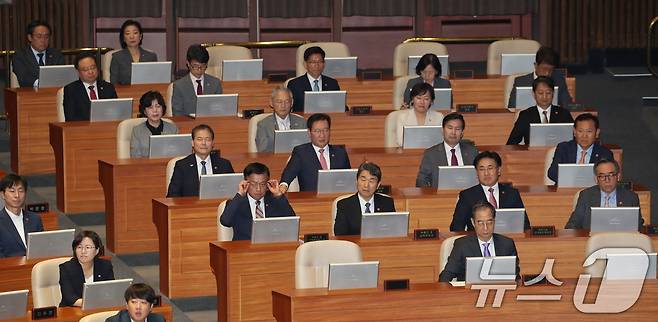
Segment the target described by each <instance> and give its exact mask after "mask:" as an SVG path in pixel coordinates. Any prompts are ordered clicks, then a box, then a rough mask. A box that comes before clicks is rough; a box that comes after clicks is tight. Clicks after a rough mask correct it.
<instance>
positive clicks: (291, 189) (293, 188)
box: [286, 156, 299, 192]
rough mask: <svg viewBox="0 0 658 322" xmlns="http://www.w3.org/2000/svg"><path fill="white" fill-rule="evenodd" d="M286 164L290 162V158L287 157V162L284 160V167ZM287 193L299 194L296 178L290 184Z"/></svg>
mask: <svg viewBox="0 0 658 322" xmlns="http://www.w3.org/2000/svg"><path fill="white" fill-rule="evenodd" d="M288 162H290V156H289V157H288V160H286V165H287V164H288ZM287 192H299V180H297V177H295V179H293V180H292V181H291V182H290V184H289V185H288V190H287Z"/></svg>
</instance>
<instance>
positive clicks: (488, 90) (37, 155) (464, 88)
mask: <svg viewBox="0 0 658 322" xmlns="http://www.w3.org/2000/svg"><path fill="white" fill-rule="evenodd" d="M451 82H452V87H453V98H454V102H455V104H460V103H475V104H478V107H479V108H480V109H501V108H504V107H506V106H505V105H504V104H503V97H504V92H503V91H504V82H505V77H500V76H488V77H484V78H475V79H454V80H451ZM278 84H279V83H268V82H266V81H239V82H224V83H223V87H224V92H225V93H238V94H240V102H239V109H241V110H242V109H252V108H264V109H265V110H266V111H267V110H268V108H267V106H268V102H269V96H270V93H271V90H272V88H273V87H274V86H276V85H278ZM567 84H568V86H569V91H570V92H571V95H572V96H573V97H575V79H574V78H568V79H567ZM168 85H169V84H147V85H130V86H117V87H116V90H117V95H118V96H119V97H121V98H127V97H132V98H134V101H133V110H134V111H137V105H138V101H139V98H140V97H141V95H142V94H143V93H145V92H146V91H149V90H157V91H160V92H161V93H163V94H164V93H165V92H166V90H167V87H168ZM341 87H342V88H343V89H346V90H347V91H348V93H349V94H348V98H347V103H348V105H350V106H353V105H371V106H373V107H374V109H375V110H388V111H390V110H392V109H393V107H392V106H391V104H392V96H391V89H392V88H393V80H376V81H359V80H350V79H345V80H341ZM57 90H58V88H42V89H32V88H18V89H14V88H12V89H5V108H6V111H7V114H8V118H9V123H10V129H11V132H10V140H11V168H12V170H13V171H14V172H16V173H19V174H40V173H53V172H55V157H54V155H53V152H52V150H51V148H50V146H49V138H48V136H49V129H48V124H49V123H51V122H56V121H57V108H56V101H57V99H56V95H57ZM245 129H246V127H245ZM378 133H380V132H378ZM504 133H505V135H506V134H507V133H509V131H505V132H504ZM219 143H220V144H221V143H222V141H221V139H220V141H219ZM503 143H504V141H502V142H491V143H485V142H482V143H480V144H503ZM242 151H245V150H242Z"/></svg>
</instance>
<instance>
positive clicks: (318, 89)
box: [313, 79, 320, 92]
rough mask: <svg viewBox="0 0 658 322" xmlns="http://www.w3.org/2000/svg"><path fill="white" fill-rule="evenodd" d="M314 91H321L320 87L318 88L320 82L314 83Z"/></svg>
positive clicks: (315, 81)
mask: <svg viewBox="0 0 658 322" xmlns="http://www.w3.org/2000/svg"><path fill="white" fill-rule="evenodd" d="M313 91H314V92H319V91H320V86H318V80H317V79H316V80H314V81H313Z"/></svg>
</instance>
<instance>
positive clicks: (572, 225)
mask: <svg viewBox="0 0 658 322" xmlns="http://www.w3.org/2000/svg"><path fill="white" fill-rule="evenodd" d="M594 176H595V179H596V186H592V187H589V188H587V189H584V190H582V191H581V192H580V195H579V196H578V202H577V203H576V209H575V210H574V211H573V212H572V213H571V216H570V217H569V221H568V222H567V224H566V225H565V226H564V228H566V229H589V228H590V223H591V219H592V207H606V208H614V207H639V206H640V199H639V198H638V196H637V194H636V193H635V192H633V191H630V190H628V189H626V188H624V187H621V186H617V182H618V180H619V163H617V161H615V160H606V159H601V160H599V161H597V162H596V164H595V165H594ZM642 224H644V219H642V213H641V212H640V214H639V217H638V228H639V227H641V226H642Z"/></svg>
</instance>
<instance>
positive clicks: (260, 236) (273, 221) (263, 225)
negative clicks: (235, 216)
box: [251, 213, 299, 244]
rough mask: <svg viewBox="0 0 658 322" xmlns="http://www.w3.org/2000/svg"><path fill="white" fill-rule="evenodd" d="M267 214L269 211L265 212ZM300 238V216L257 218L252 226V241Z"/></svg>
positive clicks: (265, 241) (256, 242)
mask: <svg viewBox="0 0 658 322" xmlns="http://www.w3.org/2000/svg"><path fill="white" fill-rule="evenodd" d="M265 216H267V213H265ZM298 240H299V216H290V217H272V218H257V219H254V222H253V224H252V226H251V242H252V243H254V244H261V243H281V242H296V241H298Z"/></svg>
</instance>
